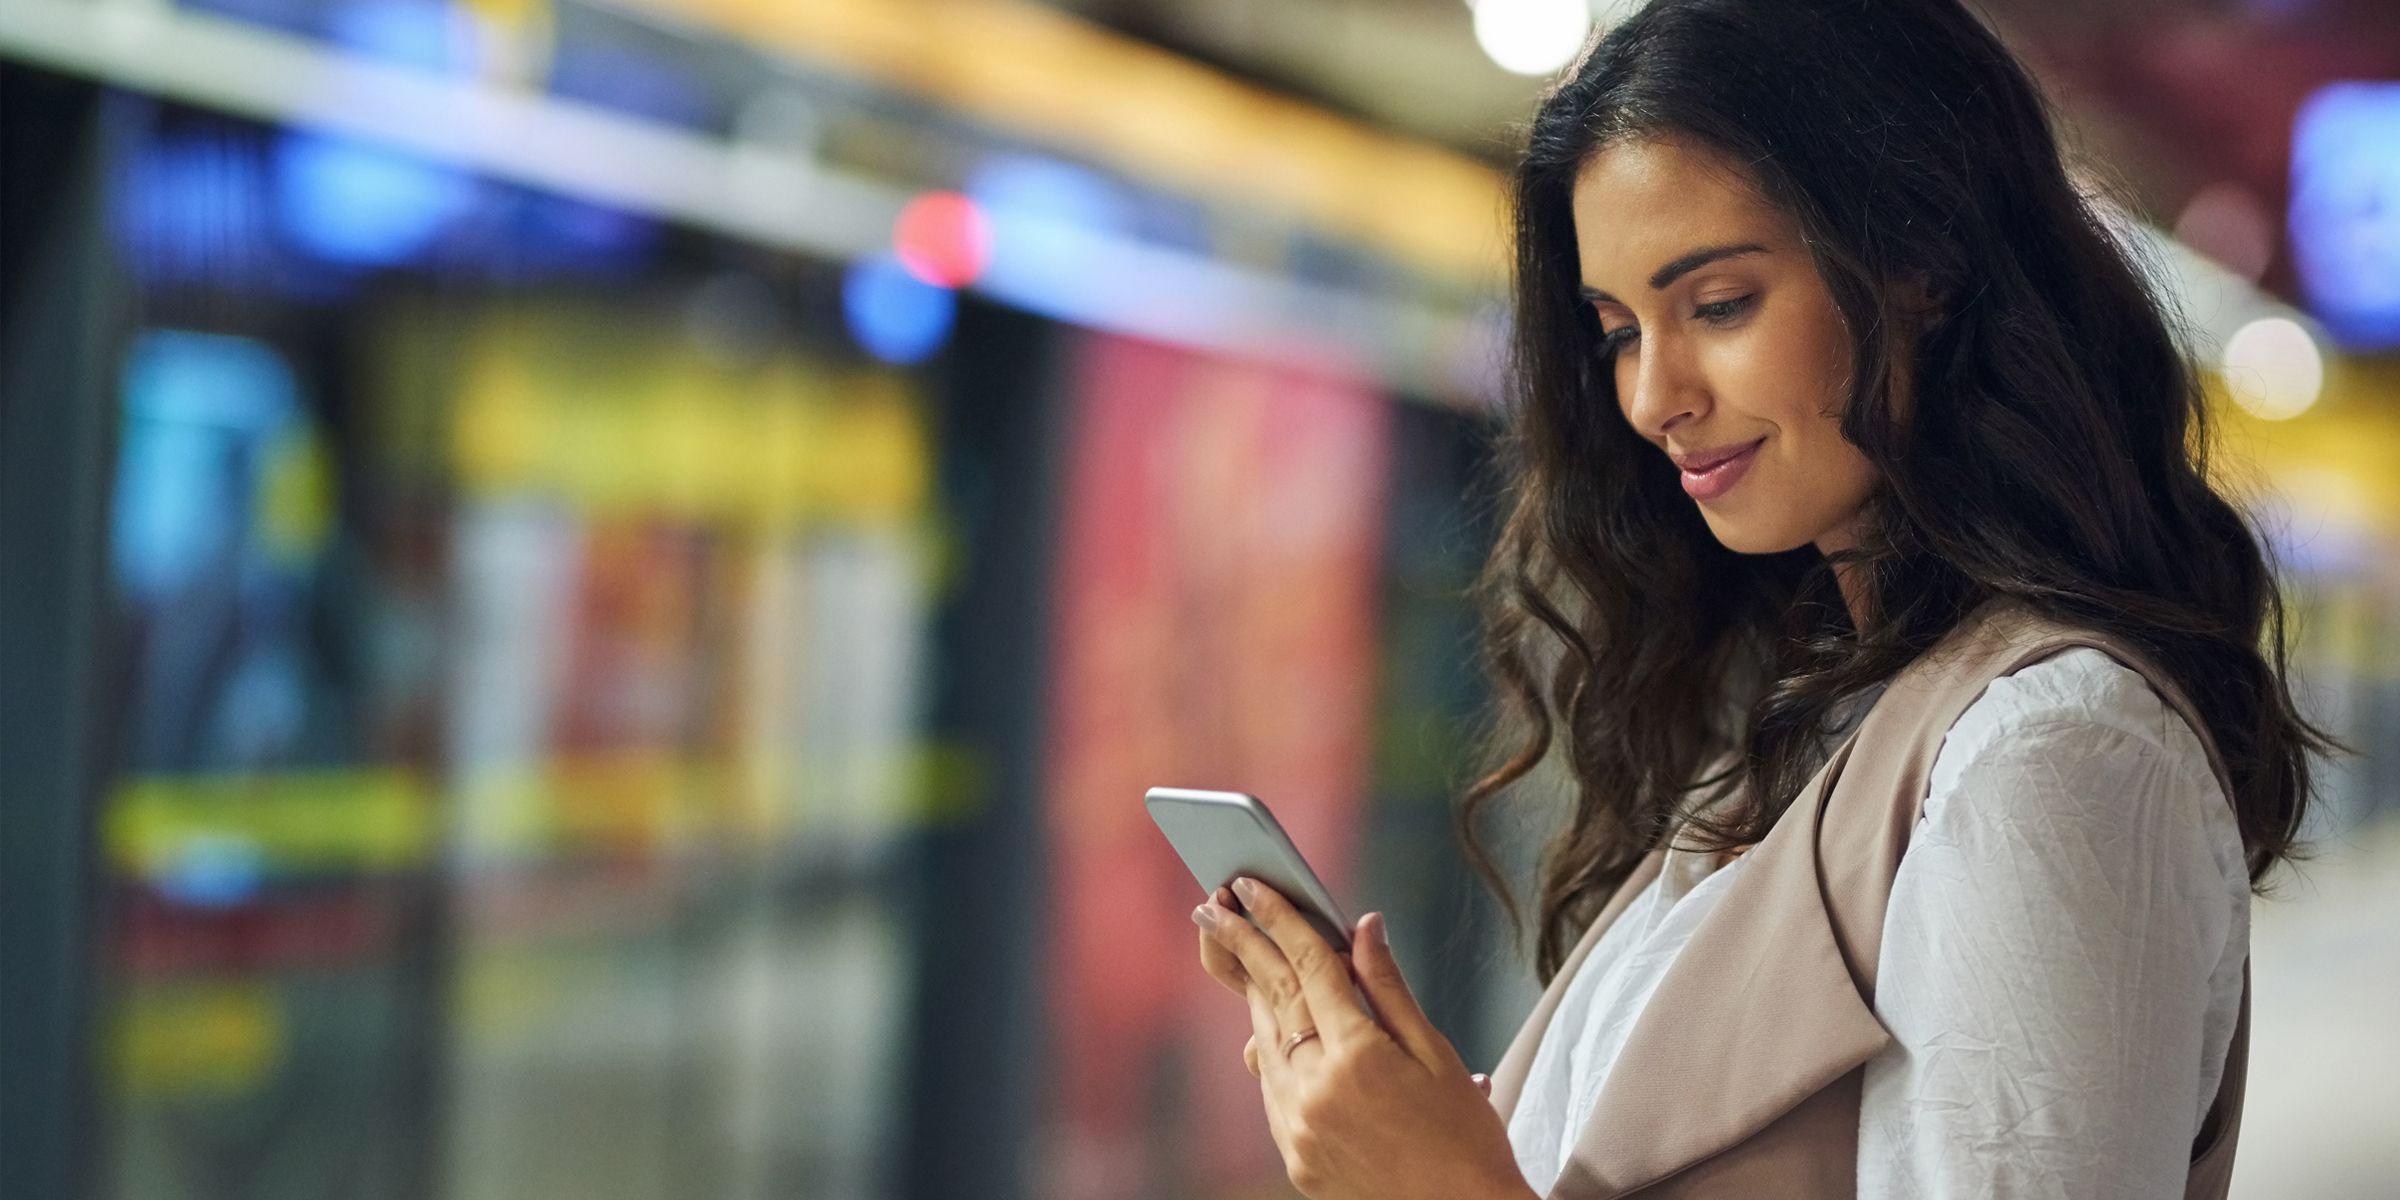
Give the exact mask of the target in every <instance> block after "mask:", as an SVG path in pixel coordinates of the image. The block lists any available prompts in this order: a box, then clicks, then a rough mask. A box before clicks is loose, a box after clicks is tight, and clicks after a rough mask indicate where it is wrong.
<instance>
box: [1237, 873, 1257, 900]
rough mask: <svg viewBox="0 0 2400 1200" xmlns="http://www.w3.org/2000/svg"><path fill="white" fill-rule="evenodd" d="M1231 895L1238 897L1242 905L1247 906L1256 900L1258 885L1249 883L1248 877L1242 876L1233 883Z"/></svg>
mask: <svg viewBox="0 0 2400 1200" xmlns="http://www.w3.org/2000/svg"><path fill="white" fill-rule="evenodd" d="M1233 894H1234V895H1236V896H1240V897H1241V898H1242V903H1244V904H1248V903H1250V902H1251V901H1253V900H1256V899H1258V885H1257V884H1255V883H1252V882H1250V877H1249V876H1247V875H1244V876H1242V877H1241V878H1239V879H1236V880H1234V881H1233Z"/></svg>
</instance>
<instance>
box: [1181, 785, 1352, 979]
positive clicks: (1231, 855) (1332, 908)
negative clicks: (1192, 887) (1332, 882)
mask: <svg viewBox="0 0 2400 1200" xmlns="http://www.w3.org/2000/svg"><path fill="white" fill-rule="evenodd" d="M1142 802H1143V804H1144V806H1145V807H1147V808H1148V809H1149V810H1150V819H1151V820H1153V821H1155V822H1157V823H1158V828H1159V831H1160V832H1162V833H1164V834H1166V835H1167V841H1168V843H1169V844H1171V845H1173V846H1174V847H1175V853H1177V854H1179V855H1181V856H1182V857H1183V865H1184V866H1186V867H1188V868H1190V869H1191V872H1192V878H1193V879H1194V880H1196V881H1197V882H1198V883H1199V884H1200V890H1201V893H1202V894H1203V896H1206V895H1210V894H1213V893H1215V891H1216V890H1217V889H1218V888H1220V887H1223V886H1225V885H1226V884H1228V883H1231V882H1233V878H1234V876H1236V875H1248V876H1250V877H1251V878H1252V879H1256V880H1259V881H1260V882H1262V883H1265V884H1266V885H1268V886H1269V887H1272V888H1274V889H1275V890H1276V891H1277V892H1279V893H1281V894H1282V895H1283V896H1284V897H1285V898H1287V899H1289V900H1290V901H1291V902H1292V904H1293V906H1294V907H1296V908H1298V909H1299V910H1300V912H1301V914H1302V915H1304V916H1306V917H1307V918H1308V922H1309V924H1310V926H1312V927H1313V928H1315V929H1316V931H1317V933H1318V935H1319V936H1322V937H1323V938H1324V939H1325V940H1326V941H1327V942H1329V943H1331V944H1332V946H1333V948H1334V949H1336V950H1348V949H1349V948H1350V922H1349V920H1348V919H1347V918H1345V917H1344V916H1343V915H1342V910H1341V907H1340V906H1339V905H1337V904H1335V903H1334V902H1333V896H1332V894H1331V893H1329V892H1327V891H1326V890H1325V884H1324V882H1323V881H1321V880H1319V879H1318V878H1317V873H1316V871H1315V870H1314V869H1312V868H1310V866H1309V865H1308V860H1307V859H1305V858H1302V857H1300V851H1299V848H1298V847H1295V846H1293V845H1292V839H1291V838H1290V837H1288V836H1286V835H1285V834H1284V832H1283V826H1282V825H1281V824H1278V823H1277V822H1276V820H1275V814H1273V813H1271V812H1269V811H1267V806H1266V805H1265V804H1263V803H1261V802H1260V801H1259V799H1258V797H1256V796H1253V795H1251V794H1249V793H1248V792H1218V791H1208V790H1205V789H1200V788H1167V787H1154V788H1151V789H1150V790H1149V791H1148V792H1146V793H1144V794H1143V801H1142ZM1256 923H1257V922H1256V921H1252V924H1256Z"/></svg>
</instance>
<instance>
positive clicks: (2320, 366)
mask: <svg viewBox="0 0 2400 1200" xmlns="http://www.w3.org/2000/svg"><path fill="white" fill-rule="evenodd" d="M2224 365H2225V387H2226V390H2227V391H2229V392H2231V393H2232V395H2233V400H2234V403H2236V404H2239V405H2241V406H2242V408H2243V410H2244V411H2246V412H2248V413H2250V414H2251V415H2252V416H2255V417H2259V418H2261V419H2263V420H2268V421H2283V420H2289V419H2290V418H2292V417H2296V416H2299V415H2300V414H2301V413H2304V412H2307V411H2308V410H2309V408H2310V406H2312V405H2314V404H2315V403H2316V402H2317V396H2318V394H2319V393H2320V392H2322V391H2324V389H2325V355H2324V353H2323V352H2322V351H2320V350H2318V349H2317V340H2316V339H2315V338H2313V337H2311V336H2309V332H2308V331H2307V330H2306V329H2303V328H2301V327H2300V324H2299V322H2297V321H2293V320H2291V319H2289V318H2286V317H2262V318H2260V319H2258V320H2256V321H2252V322H2250V323H2249V324H2247V325H2244V326H2242V327H2241V328H2240V329H2238V330H2235V331H2234V335H2233V336H2232V337H2231V338H2229V339H2227V340H2226V342H2225V360H2224Z"/></svg>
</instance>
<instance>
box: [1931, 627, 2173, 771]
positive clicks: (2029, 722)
mask: <svg viewBox="0 0 2400 1200" xmlns="http://www.w3.org/2000/svg"><path fill="white" fill-rule="evenodd" d="M2112 735H2113V736H2112ZM2060 739H2071V740H2079V741H2085V742H2089V741H2094V740H2103V739H2105V740H2124V741H2129V742H2131V743H2134V744H2136V745H2138V746H2139V747H2141V748H2142V749H2144V750H2146V751H2148V752H2150V753H2152V754H2154V755H2156V756H2157V757H2159V758H2161V759H2164V760H2167V761H2170V762H2172V763H2174V764H2177V765H2181V766H2186V767H2191V768H2196V770H2197V773H2198V776H2199V777H2200V778H2203V779H2211V780H2213V778H2214V775H2213V773H2212V772H2211V771H2210V770H2209V767H2208V755H2207V751H2206V749H2205V748H2204V747H2203V745H2202V743H2201V741H2200V736H2199V733H2198V731H2196V730H2194V729H2193V728H2192V726H2191V723H2190V722H2188V721H2186V720H2184V719H2183V716H2182V714H2181V713H2178V712H2177V711H2176V710H2175V708H2174V706H2172V705H2170V704H2168V703H2167V701H2166V699H2165V698H2164V697H2163V696H2161V695H2160V694H2159V693H2158V691H2157V689H2155V688H2153V687H2151V686H2150V681H2149V680H2148V679H2146V678H2144V677H2143V676H2142V673H2141V672H2140V671H2137V670H2135V669H2134V668H2133V667H2131V666H2129V665H2127V664H2126V663H2124V662H2122V661H2120V660H2118V659H2117V658H2116V657H2114V656H2113V655H2111V654H2109V653H2108V652H2107V651H2105V650H2100V649H2097V648H2095V647H2091V646H2071V647H2068V648H2067V649H2065V650H2062V651H2060V652H2059V653H2057V654H2053V655H2051V656H2049V657H2047V658H2044V659H2041V660H2040V661H2038V662H2034V663H2032V664H2030V665H2027V666H2024V667H2021V668H2019V669H2017V670H2016V671H2014V672H2012V673H2010V674H2007V675H2003V676H2001V677H1999V678H1997V679H1994V680H1993V681H1992V682H1991V685H1990V686H1988V687H1986V688H1985V689H1984V691H1983V694H1982V695H1980V696H1978V697H1976V699H1975V702H1974V703H1972V704H1969V705H1968V706H1967V707H1966V709H1965V711H1963V712H1961V713H1960V714H1959V716H1958V719H1957V720H1956V721H1954V722H1952V723H1951V726H1950V730H1949V733H1948V735H1947V737H1945V738H1944V740H1943V743H1942V754H1941V756H1942V757H1943V758H1948V759H1952V760H1954V761H1956V762H1960V763H1964V762H1968V761H1973V760H1976V759H1979V758H1982V757H1985V756H1987V755H1988V754H1990V753H1992V752H1994V751H1996V750H1997V749H1999V748H2000V747H2001V745H2002V744H2003V743H2006V744H2011V745H2015V746H2018V747H2022V746H2024V745H2025V744H2027V743H2033V744H2042V743H2049V742H2055V741H2058V740H2060ZM1937 761H1938V760H1937Z"/></svg>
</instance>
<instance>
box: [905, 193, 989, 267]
mask: <svg viewBox="0 0 2400 1200" xmlns="http://www.w3.org/2000/svg"><path fill="white" fill-rule="evenodd" d="M892 249H893V251H894V252H895V253H896V254H897V255H898V256H899V259H900V265H901V266H902V267H905V268H906V269H907V270H908V273H909V274H911V275H914V276H916V277H917V278H919V279H922V280H924V281H925V282H927V283H930V284H933V285H934V286H936V287H946V288H958V287H965V286H966V285H968V284H970V283H973V282H975V279H976V277H977V276H979V275H981V274H983V269H984V267H986V266H987V265H989V264H990V263H991V261H992V223H991V221H990V219H989V218H987V217H985V216H984V215H983V210H982V209H979V208H977V207H975V202H974V201H972V200H969V199H967V198H966V197H965V196H963V195H960V194H959V193H957V192H926V193H925V194H923V195H921V196H918V197H917V198H916V199H914V200H911V201H909V202H908V206H907V207H906V208H903V209H901V210H900V219H899V220H898V221H897V222H895V223H893V226H892Z"/></svg>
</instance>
